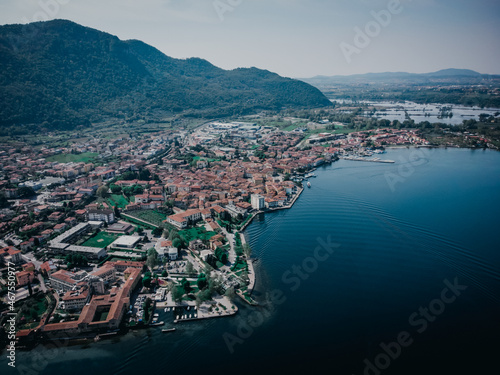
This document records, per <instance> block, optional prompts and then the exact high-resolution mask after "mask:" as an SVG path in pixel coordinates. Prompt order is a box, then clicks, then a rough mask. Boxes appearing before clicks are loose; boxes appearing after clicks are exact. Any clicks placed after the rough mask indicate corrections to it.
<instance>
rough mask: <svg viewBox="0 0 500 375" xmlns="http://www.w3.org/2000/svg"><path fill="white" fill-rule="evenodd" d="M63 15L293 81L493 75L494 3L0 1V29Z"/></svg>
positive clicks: (499, 60) (498, 25) (499, 48)
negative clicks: (450, 71)
mask: <svg viewBox="0 0 500 375" xmlns="http://www.w3.org/2000/svg"><path fill="white" fill-rule="evenodd" d="M55 18H62V19H68V20H71V21H74V22H77V23H79V24H82V25H84V26H89V27H92V28H95V29H99V30H102V31H105V32H108V33H111V34H113V35H116V36H118V37H119V38H120V39H123V40H126V39H139V40H142V41H144V42H145V43H148V44H150V45H152V46H154V47H156V48H158V49H159V50H160V51H162V52H164V53H165V54H167V55H169V56H172V57H176V58H187V57H201V58H204V59H207V60H208V61H210V62H211V63H212V64H214V65H216V66H219V67H221V68H224V69H234V68H238V67H252V66H255V67H258V68H261V69H267V70H270V71H273V72H276V73H278V74H280V75H283V76H287V77H293V78H308V77H313V76H316V75H327V76H330V75H349V74H361V73H368V72H389V71H405V72H412V73H426V72H432V71H437V70H440V69H446V68H461V69H473V70H476V71H479V72H481V73H489V74H500V22H499V21H500V1H498V0H475V1H470V0H0V24H2V25H3V24H13V23H28V22H32V21H40V20H49V19H55Z"/></svg>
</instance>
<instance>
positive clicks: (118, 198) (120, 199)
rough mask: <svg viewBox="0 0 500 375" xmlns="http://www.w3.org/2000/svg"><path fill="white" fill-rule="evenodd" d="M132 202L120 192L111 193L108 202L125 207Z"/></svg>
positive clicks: (111, 204)
mask: <svg viewBox="0 0 500 375" xmlns="http://www.w3.org/2000/svg"><path fill="white" fill-rule="evenodd" d="M129 203H130V202H129V201H128V200H127V199H126V198H125V197H124V196H123V195H120V194H111V195H110V197H109V198H108V204H109V205H110V206H118V208H125V206H127V205H128V204H129Z"/></svg>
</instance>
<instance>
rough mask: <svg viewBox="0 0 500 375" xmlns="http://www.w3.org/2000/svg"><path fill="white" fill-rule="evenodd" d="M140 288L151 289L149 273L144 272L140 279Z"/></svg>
mask: <svg viewBox="0 0 500 375" xmlns="http://www.w3.org/2000/svg"><path fill="white" fill-rule="evenodd" d="M142 286H144V287H146V288H150V287H151V272H146V273H145V274H144V277H143V278H142Z"/></svg>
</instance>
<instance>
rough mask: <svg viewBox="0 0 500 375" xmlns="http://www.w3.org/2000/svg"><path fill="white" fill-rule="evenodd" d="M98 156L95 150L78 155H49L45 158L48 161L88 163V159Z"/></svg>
mask: <svg viewBox="0 0 500 375" xmlns="http://www.w3.org/2000/svg"><path fill="white" fill-rule="evenodd" d="M97 156H98V154H97V153H95V152H84V153H81V154H78V155H75V154H59V155H53V156H49V157H48V158H47V159H46V160H47V161H50V162H53V161H55V162H58V163H71V162H73V163H80V162H84V163H88V162H89V161H91V160H93V159H95V158H96V157H97Z"/></svg>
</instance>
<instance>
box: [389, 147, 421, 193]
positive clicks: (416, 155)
mask: <svg viewBox="0 0 500 375" xmlns="http://www.w3.org/2000/svg"><path fill="white" fill-rule="evenodd" d="M428 155H429V149H427V148H422V147H419V148H415V149H414V150H412V151H411V152H410V155H409V156H408V159H406V158H404V157H400V158H399V163H398V168H397V172H385V174H384V177H385V180H386V181H387V185H389V188H390V189H391V191H392V192H393V193H394V192H395V191H396V185H397V184H399V183H403V182H405V181H406V180H407V179H408V178H409V177H410V176H412V175H413V174H414V173H415V170H416V169H415V167H418V166H420V165H423V164H425V163H427V162H428V161H429V159H427V156H428Z"/></svg>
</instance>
